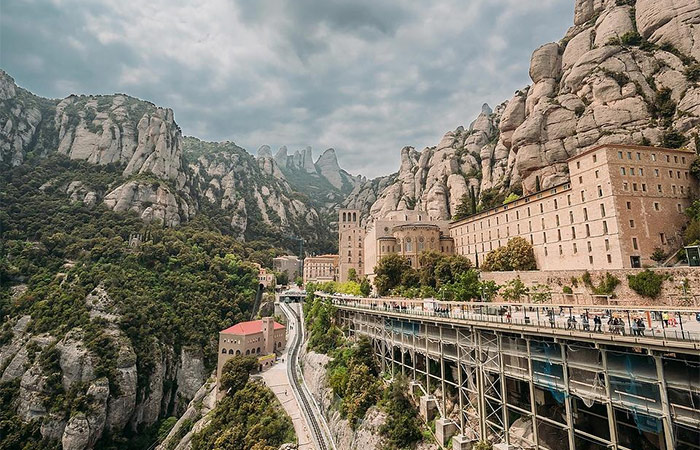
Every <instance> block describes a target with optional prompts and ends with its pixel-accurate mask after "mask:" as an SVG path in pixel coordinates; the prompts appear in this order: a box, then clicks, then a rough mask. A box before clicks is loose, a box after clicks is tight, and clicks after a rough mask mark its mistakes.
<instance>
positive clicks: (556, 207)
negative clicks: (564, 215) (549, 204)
mask: <svg viewBox="0 0 700 450" xmlns="http://www.w3.org/2000/svg"><path fill="white" fill-rule="evenodd" d="M554 209H559V203H557V199H556V198H555V199H554Z"/></svg>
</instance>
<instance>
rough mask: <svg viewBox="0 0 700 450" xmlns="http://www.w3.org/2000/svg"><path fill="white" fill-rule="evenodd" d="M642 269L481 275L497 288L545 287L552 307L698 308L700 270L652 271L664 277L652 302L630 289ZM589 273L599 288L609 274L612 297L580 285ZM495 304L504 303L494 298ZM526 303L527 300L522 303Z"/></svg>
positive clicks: (536, 271)
mask: <svg viewBox="0 0 700 450" xmlns="http://www.w3.org/2000/svg"><path fill="white" fill-rule="evenodd" d="M642 270H643V269H611V270H547V271H542V270H529V271H522V272H481V279H482V280H490V281H494V282H495V283H496V284H498V285H505V284H506V283H508V282H509V281H511V280H513V279H515V278H520V280H521V281H522V282H523V283H524V284H525V286H527V287H533V286H537V285H547V286H548V287H549V288H550V290H551V293H552V302H553V303H566V304H572V303H573V304H600V305H603V304H608V303H609V304H611V305H647V306H655V305H656V306H658V305H668V306H683V307H697V306H700V270H699V269H698V268H697V267H687V266H686V267H668V268H652V269H651V270H652V271H654V272H655V273H657V274H659V275H663V276H664V277H665V280H664V282H663V284H662V286H661V293H660V294H659V295H658V297H657V298H655V299H652V298H648V297H643V296H641V295H639V294H637V293H636V292H635V291H634V290H632V289H631V288H630V287H629V283H628V280H627V276H628V275H636V274H638V273H639V272H641V271H642ZM586 272H588V274H589V275H590V277H591V283H592V284H594V285H596V286H597V285H598V284H600V282H601V281H602V280H603V278H604V277H605V276H606V274H610V275H612V276H614V277H615V278H617V279H618V280H620V284H619V285H618V286H617V287H616V288H615V291H614V296H611V297H610V298H606V297H605V296H596V295H594V294H593V292H592V289H591V287H590V286H586V284H585V283H584V281H583V277H584V274H585V273H586ZM564 286H568V287H570V288H571V290H572V294H564V293H563V290H564ZM495 300H496V301H503V299H502V298H500V297H497V298H496V299H495ZM523 301H524V302H527V301H528V300H527V299H525V298H524V299H523Z"/></svg>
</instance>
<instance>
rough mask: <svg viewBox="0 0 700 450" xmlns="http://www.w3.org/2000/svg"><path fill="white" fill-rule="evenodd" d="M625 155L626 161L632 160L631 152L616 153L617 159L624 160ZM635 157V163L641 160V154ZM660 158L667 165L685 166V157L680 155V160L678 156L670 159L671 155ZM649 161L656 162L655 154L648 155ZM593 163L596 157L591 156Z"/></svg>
mask: <svg viewBox="0 0 700 450" xmlns="http://www.w3.org/2000/svg"><path fill="white" fill-rule="evenodd" d="M625 153H627V159H629V160H631V159H634V158H633V157H632V152H621V151H619V152H617V157H618V159H624V157H625ZM635 156H636V159H637V161H641V160H642V153H641V152H636V155H635ZM662 156H664V157H665V159H666V162H667V163H671V161H673V163H674V164H679V163H680V164H685V156H682V155H681V157H680V158H679V157H678V155H673V157H671V155H662ZM662 159H663V158H662ZM649 160H650V161H652V162H653V161H656V153H650V154H649ZM595 161H596V156H595V155H593V162H595Z"/></svg>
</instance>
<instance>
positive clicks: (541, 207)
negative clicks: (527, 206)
mask: <svg viewBox="0 0 700 450" xmlns="http://www.w3.org/2000/svg"><path fill="white" fill-rule="evenodd" d="M540 212H541V213H543V212H544V205H543V204H542V203H540Z"/></svg>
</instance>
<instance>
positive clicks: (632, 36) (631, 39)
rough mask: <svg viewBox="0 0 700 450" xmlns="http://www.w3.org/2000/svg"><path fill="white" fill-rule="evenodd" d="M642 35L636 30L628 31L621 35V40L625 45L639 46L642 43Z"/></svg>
mask: <svg viewBox="0 0 700 450" xmlns="http://www.w3.org/2000/svg"><path fill="white" fill-rule="evenodd" d="M642 41H643V39H642V36H641V35H640V34H639V33H637V32H636V31H628V32H627V33H625V34H623V35H622V36H621V37H620V42H622V43H623V44H624V45H634V46H638V45H640V44H641V43H642Z"/></svg>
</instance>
